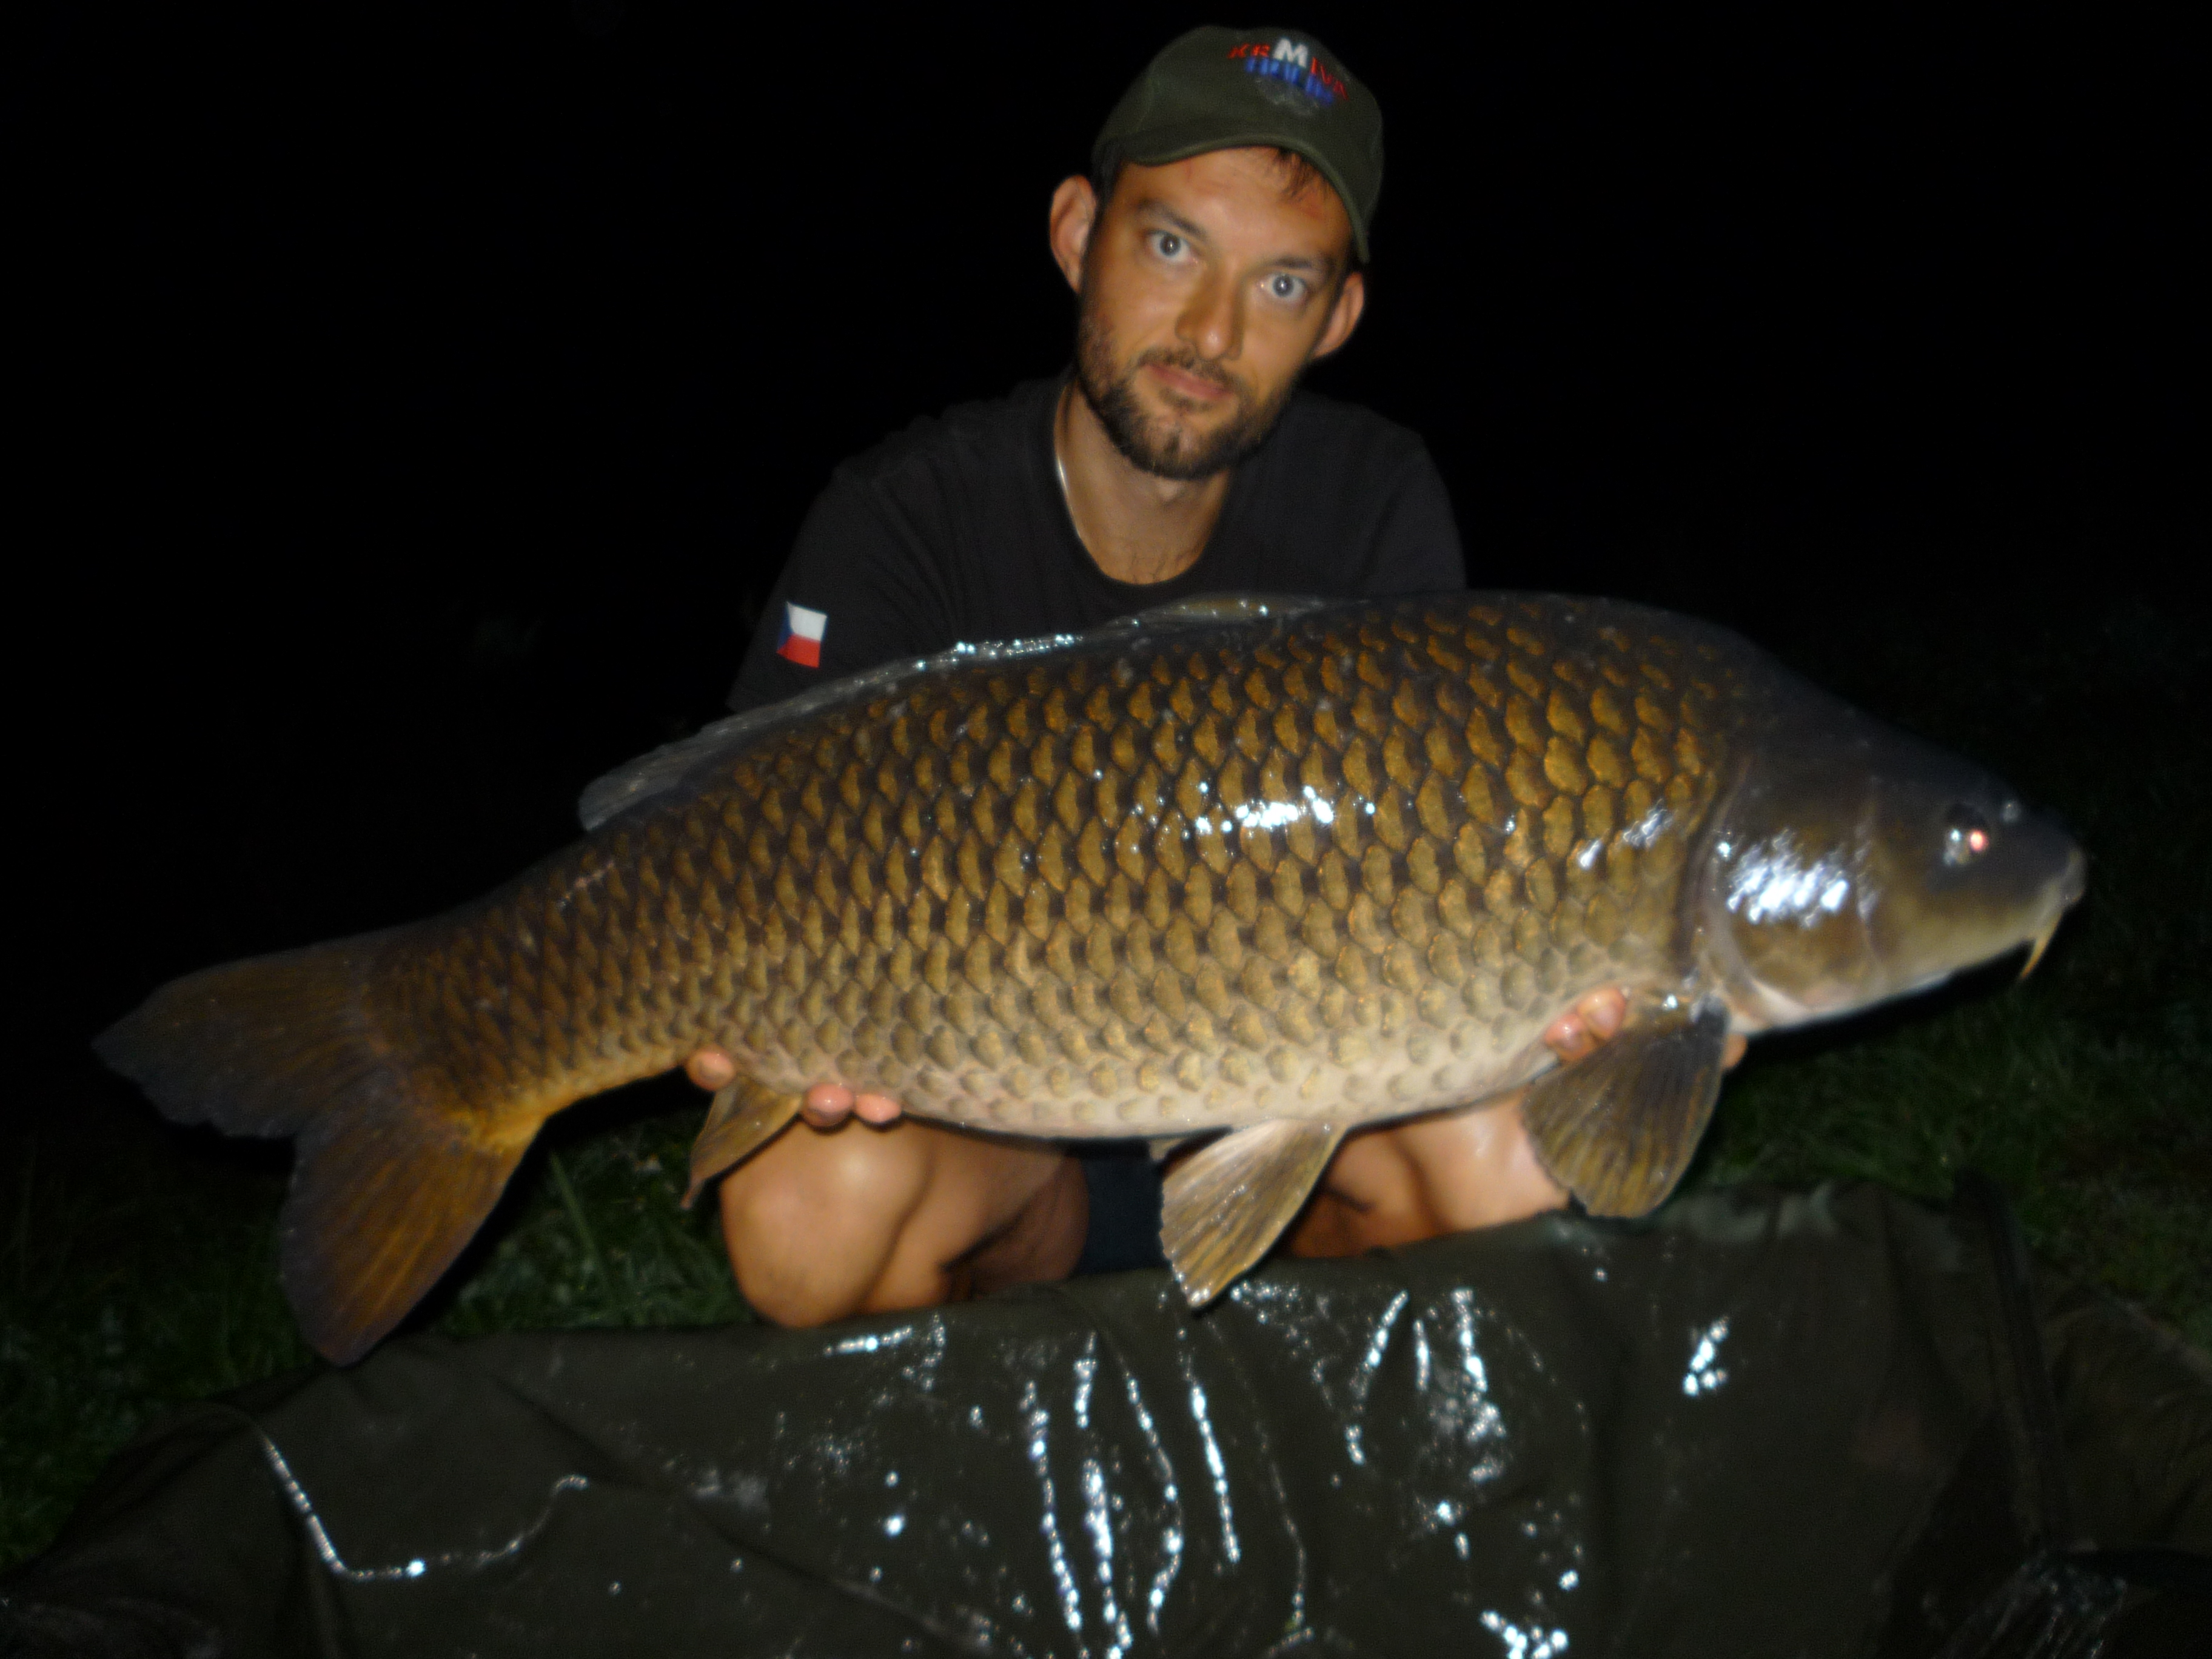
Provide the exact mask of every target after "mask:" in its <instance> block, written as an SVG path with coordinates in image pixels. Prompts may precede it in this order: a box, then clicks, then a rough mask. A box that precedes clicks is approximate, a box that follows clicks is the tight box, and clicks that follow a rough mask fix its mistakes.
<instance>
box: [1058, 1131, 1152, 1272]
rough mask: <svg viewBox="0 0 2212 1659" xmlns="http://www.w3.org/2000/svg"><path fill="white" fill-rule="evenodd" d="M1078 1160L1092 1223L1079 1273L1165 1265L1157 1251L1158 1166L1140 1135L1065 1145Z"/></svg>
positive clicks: (1077, 1264) (1076, 1266)
mask: <svg viewBox="0 0 2212 1659" xmlns="http://www.w3.org/2000/svg"><path fill="white" fill-rule="evenodd" d="M1070 1150H1071V1151H1073V1152H1074V1154H1075V1157H1076V1161H1077V1162H1078V1163H1079V1164H1082V1165H1083V1184H1084V1186H1085V1188H1087V1189H1088V1190H1089V1192H1090V1194H1091V1225H1090V1227H1089V1229H1088V1230H1087V1231H1085V1234H1084V1236H1083V1255H1082V1257H1081V1258H1080V1259H1079V1261H1077V1262H1076V1264H1075V1271H1076V1272H1077V1273H1127V1272H1129V1271H1130V1270H1131V1269H1133V1268H1137V1267H1166V1266H1167V1265H1168V1261H1167V1258H1166V1257H1165V1256H1164V1255H1161V1254H1160V1166H1159V1165H1158V1164H1155V1163H1154V1162H1152V1152H1151V1149H1150V1148H1149V1147H1148V1146H1146V1144H1145V1142H1143V1141H1141V1140H1106V1141H1100V1142H1098V1143H1097V1144H1096V1145H1093V1146H1075V1147H1073V1148H1071V1149H1070Z"/></svg>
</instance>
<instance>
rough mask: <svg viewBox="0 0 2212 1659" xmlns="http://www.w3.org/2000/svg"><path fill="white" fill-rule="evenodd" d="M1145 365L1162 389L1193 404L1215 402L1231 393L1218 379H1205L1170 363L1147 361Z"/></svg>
mask: <svg viewBox="0 0 2212 1659" xmlns="http://www.w3.org/2000/svg"><path fill="white" fill-rule="evenodd" d="M1145 367H1146V370H1147V372H1149V373H1150V374H1152V377H1153V378H1154V380H1157V381H1158V384H1159V386H1161V388H1162V389H1163V390H1164V391H1167V392H1172V393H1173V394H1174V395H1175V396H1176V397H1178V398H1187V399H1188V400H1189V401H1190V402H1192V403H1194V404H1217V403H1219V402H1220V401H1221V400H1222V399H1223V398H1227V397H1229V396H1230V395H1231V392H1230V390H1229V388H1228V387H1227V386H1223V385H1222V384H1221V383H1220V382H1219V381H1218V380H1206V379H1205V378H1204V377H1203V376H1200V375H1197V374H1192V373H1191V372H1190V371H1189V370H1188V369H1185V368H1176V367H1175V366H1174V365H1173V364H1170V363H1147V364H1146V365H1145Z"/></svg>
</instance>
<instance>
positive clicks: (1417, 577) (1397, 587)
mask: <svg viewBox="0 0 2212 1659" xmlns="http://www.w3.org/2000/svg"><path fill="white" fill-rule="evenodd" d="M1373 548H1374V556H1373V557H1372V559H1371V560H1370V562H1369V565H1368V579H1367V588H1366V591H1367V592H1368V593H1369V594H1370V595H1371V596H1373V597H1376V598H1381V597H1383V596H1384V595H1386V594H1392V593H1442V592H1453V591H1456V590H1458V589H1460V588H1463V587H1465V586H1467V556H1466V554H1465V553H1464V552H1463V551H1462V550H1461V548H1460V543H1459V526H1458V524H1457V523H1456V522H1455V520H1453V518H1452V505H1451V497H1450V496H1449V495H1447V494H1446V493H1445V490H1444V481H1443V478H1442V477H1439V476H1438V474H1437V465H1436V463H1435V462H1434V461H1432V460H1431V459H1429V452H1428V449H1427V447H1425V446H1424V447H1421V448H1419V449H1418V450H1417V451H1416V452H1415V453H1414V454H1413V458H1412V459H1410V460H1409V461H1408V462H1407V464H1406V467H1405V471H1404V472H1403V473H1402V474H1401V477H1400V481H1399V485H1398V488H1397V489H1395V490H1394V491H1392V492H1391V495H1390V499H1389V502H1388V504H1387V505H1386V506H1385V507H1384V508H1383V517H1382V520H1381V522H1380V523H1379V524H1378V525H1377V526H1376V533H1375V541H1374V544H1373Z"/></svg>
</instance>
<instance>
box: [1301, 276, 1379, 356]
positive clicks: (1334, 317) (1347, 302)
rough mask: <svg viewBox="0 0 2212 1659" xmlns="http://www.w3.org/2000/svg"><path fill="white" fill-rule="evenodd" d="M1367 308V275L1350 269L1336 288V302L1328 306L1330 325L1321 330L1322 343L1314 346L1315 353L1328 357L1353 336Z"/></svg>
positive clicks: (1315, 354)
mask: <svg viewBox="0 0 2212 1659" xmlns="http://www.w3.org/2000/svg"><path fill="white" fill-rule="evenodd" d="M1366 309H1367V277H1366V275H1365V273H1364V272H1362V271H1357V270H1354V271H1348V272H1346V275H1345V278H1344V282H1343V283H1342V284H1341V286H1340V287H1339V288H1338V289H1337V290H1336V303H1335V304H1334V305H1333V306H1331V307H1329V308H1328V326H1327V327H1325V328H1323V329H1322V331H1321V343H1319V344H1318V345H1316V346H1315V347H1314V351H1313V355H1314V356H1316V357H1326V356H1328V354H1329V353H1330V352H1332V351H1334V350H1335V349H1337V347H1339V346H1340V345H1342V344H1343V343H1345V342H1346V340H1348V339H1350V338H1351V337H1352V330H1353V329H1355V328H1358V326H1359V313H1361V312H1363V311H1364V310H1366Z"/></svg>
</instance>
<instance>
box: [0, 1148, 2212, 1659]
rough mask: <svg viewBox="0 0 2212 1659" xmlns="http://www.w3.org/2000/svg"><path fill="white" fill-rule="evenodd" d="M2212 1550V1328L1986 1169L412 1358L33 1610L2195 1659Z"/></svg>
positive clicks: (196, 1648)
mask: <svg viewBox="0 0 2212 1659" xmlns="http://www.w3.org/2000/svg"><path fill="white" fill-rule="evenodd" d="M2190 1552H2195V1553H2194V1554H2192V1553H2190ZM2207 1554H2212V1373H2208V1370H2207V1368H2206V1366H2205V1364H2204V1362H2203V1359H2202V1358H2201V1357H2199V1356H2197V1355H2195V1354H2193V1353H2192V1352H2190V1351H2188V1350H2187V1349H2185V1348H2184V1347H2182V1346H2180V1345H2179V1343H2178V1342H2175V1341H2173V1340H2170V1339H2168V1338H2166V1337H2164V1336H2162V1335H2161V1334H2159V1333H2158V1332H2157V1331H2156V1330H2155V1329H2154V1328H2152V1327H2150V1326H2148V1324H2146V1323H2144V1322H2141V1321H2139V1320H2137V1319H2135V1318H2134V1317H2133V1316H2129V1315H2127V1314H2124V1312H2122V1311H2121V1310H2118V1308H2116V1307H2114V1306H2112V1304H2109V1303H2107V1302H2106V1301H2104V1300H2103V1299H2102V1298H2100V1297H2097V1296H2094V1295H2093V1294H2091V1293H2089V1292H2087V1291H2082V1290H2081V1289H2079V1288H2077V1287H2073V1286H2069V1285H2065V1284H2064V1283H2063V1282H2061V1281H2057V1280H2055V1279H2050V1278H2047V1277H2045V1278H2040V1279H2031V1278H2030V1276H2029V1274H2028V1273H2027V1268H2026V1267H2025V1265H2024V1262H2023V1261H2022V1260H2021V1258H2020V1257H2019V1256H2018V1255H2017V1248H2016V1245H2015V1244H2014V1243H2012V1242H2011V1241H2010V1237H2009V1234H2008V1231H2007V1227H2006V1225H2005V1223H2004V1222H2003V1219H2002V1211H2001V1208H2000V1207H1996V1206H1990V1205H1989V1204H1988V1203H1987V1202H1986V1201H1985V1200H1981V1201H1962V1202H1961V1203H1960V1204H1959V1205H1956V1206H1954V1208H1953V1210H1952V1211H1951V1212H1949V1213H1948V1214H1947V1213H1940V1212H1932V1211H1929V1210H1926V1209H1923V1208H1922V1207H1920V1206H1915V1205H1912V1204H1910V1203H1907V1202H1905V1201H1903V1200H1899V1199H1897V1198H1895V1197H1893V1196H1892V1195H1890V1194H1886V1193H1884V1192H1881V1191H1880V1190H1878V1189H1875V1188H1853V1189H1848V1190H1844V1191H1840V1192H1838V1191H1829V1190H1823V1191H1820V1192H1815V1193H1813V1194H1798V1195H1788V1194H1773V1193H1767V1192H1753V1191H1743V1190H1738V1191H1724V1192H1714V1193H1709V1194H1703V1195H1700V1196H1697V1197H1694V1198H1692V1199H1689V1200H1685V1201H1681V1202H1678V1203H1676V1204H1674V1206H1670V1207H1669V1208H1668V1210H1667V1211H1666V1212H1663V1213H1662V1215H1661V1216H1660V1217H1659V1218H1656V1219H1655V1220H1654V1221H1651V1222H1649V1223H1644V1224H1636V1225H1624V1224H1617V1223H1605V1222H1597V1221H1592V1220H1589V1219H1585V1218H1570V1217H1552V1218H1541V1219H1538V1220H1535V1221H1532V1222H1528V1223H1524V1224H1522V1225H1516V1226H1512V1227H1507V1228H1502V1229H1498V1230H1495V1231H1490V1232H1486V1233H1480V1234H1473V1235H1467V1236H1463V1237H1456V1238H1452V1239H1447V1240H1441V1241H1438V1242H1437V1243H1431V1244H1426V1245H1423V1246H1420V1247H1418V1248H1415V1249H1407V1250H1404V1251H1401V1252H1396V1253H1391V1254H1384V1255H1374V1256H1370V1257H1367V1258H1364V1259H1362V1260H1358V1261H1335V1262H1285V1263H1280V1264H1278V1265H1275V1266H1273V1267H1269V1268H1267V1270H1265V1271H1263V1272H1261V1273H1258V1274H1256V1275H1255V1276H1254V1277H1252V1278H1251V1279H1249V1280H1247V1281H1246V1282H1244V1283H1243V1284H1242V1285H1239V1286H1237V1288H1236V1289H1235V1290H1234V1291H1232V1292H1231V1294H1230V1295H1229V1296H1228V1297H1225V1299H1224V1300H1223V1301H1222V1302H1221V1303H1220V1304H1218V1305H1217V1306H1216V1307H1214V1308H1213V1309H1212V1310H1209V1311H1207V1312H1206V1313H1205V1314H1203V1315H1201V1316H1193V1315H1191V1314H1190V1313H1189V1312H1188V1310H1186V1309H1185V1308H1184V1307H1183V1306H1182V1303H1181V1301H1180V1299H1179V1298H1178V1297H1176V1294H1175V1293H1174V1291H1173V1289H1172V1287H1171V1286H1170V1284H1169V1282H1168V1280H1167V1279H1166V1277H1165V1276H1164V1274H1158V1273H1131V1274H1123V1275H1119V1276H1115V1277H1112V1278H1103V1279H1087V1280H1079V1281H1074V1282H1072V1283H1069V1284H1066V1285H1059V1286H1054V1287H1051V1288H1041V1289H1037V1290H1034V1291H1026V1292H1023V1293H1019V1294H1015V1295H1011V1296H1006V1297H999V1298H994V1299H993V1300H989V1301H986V1302H981V1303H976V1304H969V1305H966V1306H962V1307H957V1308H951V1309H946V1310H937V1311H933V1312H929V1313H926V1314H921V1315H917V1316H898V1317H887V1318H879V1319H873V1320H868V1321H863V1322H854V1323H849V1324H846V1325H842V1326H838V1327H835V1328H830V1329H828V1330H824V1331H820V1332H811V1333H810V1332H794V1333H778V1332H775V1331H772V1330H768V1329H763V1328H732V1329H726V1330H715V1331H690V1332H677V1333H666V1334H652V1333H637V1332H623V1333H612V1332H608V1333H568V1334H541V1335H513V1336H503V1337H495V1338H487V1339H483V1340H476V1341H472V1342H467V1343H452V1342H447V1341H443V1340H437V1339H435V1338H428V1337H420V1338H414V1339H410V1340H404V1341H399V1342H395V1343H392V1344H390V1345H388V1346H386V1347H385V1348H384V1349H382V1350H381V1351H380V1352H378V1353H376V1354H375V1355H374V1356H373V1357H372V1358H369V1359H368V1360H367V1361H366V1362H364V1363H363V1364H360V1365H358V1366H356V1367H355V1368H353V1369H352V1370H345V1371H331V1370H319V1371H316V1372H313V1373H309V1374H304V1375H301V1376H296V1377H292V1378H289V1379H283V1380H280V1381H278V1382H276V1383H269V1384H264V1385H262V1386H261V1387H258V1388H257V1389H248V1390H245V1391H242V1392H240V1393H239V1394H236V1395H231V1396H229V1397H228V1398H226V1399H224V1400H221V1401H211V1402H208V1403H205V1404H202V1405H199V1406H196V1407H191V1408H189V1409H187V1410H185V1411H184V1412H182V1413H179V1414H178V1415H177V1416H176V1417H174V1418H173V1419H170V1420H169V1421H168V1422H167V1423H166V1424H165V1425H162V1426H161V1428H160V1429H158V1430H157V1431H155V1432H154V1433H152V1434H150V1435H149V1436H148V1437H145V1438H144V1439H143V1440H142V1441H141V1442H140V1443H138V1444H137V1445H136V1446H135V1447H134V1448H133V1449H131V1450H130V1451H129V1452H127V1453H126V1454H125V1455H124V1456H123V1457H121V1458H119V1459H118V1461H117V1462H116V1463H115V1464H114V1465H113V1466H112V1468H111V1469H110V1470H109V1471H108V1472H107V1474H106V1476H105V1477H104V1479H103V1480H102V1481H101V1482H100V1485H99V1486H97V1487H96V1489H95V1490H94V1492H93V1493H92V1494H91V1495H90V1496H89V1497H88V1498H87V1499H86V1501H85V1503H84V1504H83V1505H82V1509H81V1510H80V1511H79V1513H78V1514H77V1516H76V1517H75V1519H74V1520H73V1522H71V1524H70V1528H68V1530H67V1532H66V1533H65V1534H64V1537H63V1538H62V1540H61V1541H59V1542H58V1544H57V1546H56V1547H55V1548H54V1549H53V1550H52V1552H50V1553H48V1554H47V1555H46V1557H44V1558H42V1559H40V1560H39V1561H37V1562H34V1563H32V1564H31V1565H29V1566H28V1567H27V1568H26V1569H24V1570H22V1571H20V1572H18V1573H17V1574H15V1575H14V1576H13V1577H11V1578H9V1580H7V1581H5V1582H4V1583H0V1632H13V1637H14V1639H15V1641H16V1642H17V1643H19V1644H24V1645H26V1646H27V1647H29V1648H30V1650H33V1651H52V1652H58V1653H88V1654H89V1653H99V1654H124V1653H133V1654H135V1653H149V1654H150V1653H190V1654H193V1655H203V1654H204V1655H210V1656H211V1655H216V1654H222V1655H229V1654H275V1653H288V1654H289V1653H302V1654H346V1655H362V1656H366V1655H407V1656H432V1655H447V1654H452V1655H461V1654H486V1655H489V1654H504V1653H532V1654H544V1655H560V1654H571V1653H576V1654H581V1653H643V1652H656V1653H666V1654H691V1653H704V1652H714V1653H726V1654H740V1655H751V1654H763V1655H764V1654H779V1655H782V1654H790V1655H873V1654H910V1655H929V1656H937V1655H951V1654H969V1653H987V1654H1000V1655H1016V1656H1042V1655H1078V1654H1084V1655H1101V1656H1104V1655H1112V1656H1116V1659H1119V1656H1126V1655H1138V1654H1207V1655H1217V1654H1218V1655H1245V1654H1254V1655H1256V1654H1263V1653H1284V1654H1291V1653H1300V1654H1303V1653H1314V1654H1323V1653H1330V1654H1337V1653H1341V1654H1354V1653H1358V1654H1408V1655H1443V1654H1455V1655H1456V1654H1468V1655H1492V1654H1495V1655H1498V1656H1501V1659H1556V1656H1561V1655H1567V1654H1572V1655H1575V1656H1583V1655H1599V1654H1619V1655H1625V1656H1647V1655H1671V1654H1684V1655H1687V1654H1701V1655H1702V1654H1711V1655H1768V1654H1772V1655H1807V1656H1811V1655H1826V1654H1837V1655H1842V1654H1862V1653H1875V1652H1880V1653H1894V1654H1933V1653H1936V1652H1938V1651H1943V1652H1948V1653H1969V1652H1971V1653H1984V1654H1997V1653H2006V1654H2013V1653H2018V1654H2031V1653H2033V1654H2038V1655H2046V1656H2055V1655H2059V1654H2075V1653H2079V1654H2084V1655H2086V1654H2088V1653H2092V1652H2095V1651H2098V1650H2099V1649H2098V1645H2097V1644H2098V1643H2099V1642H2100V1640H2101V1641H2103V1642H2105V1643H2106V1645H2105V1647H2104V1649H2103V1650H2104V1651H2105V1652H2106V1653H2110V1654H2120V1655H2125V1654H2127V1653H2148V1652H2168V1651H2171V1652H2182V1651H2187V1650H2189V1649H2188V1648H2187V1647H2185V1646H2176V1645H2173V1644H2175V1643H2176V1642H2184V1641H2193V1640H2194V1639H2195V1637H2194V1634H2193V1632H2196V1631H2197V1629H2199V1628H2200V1627H2199V1626H2197V1620H2199V1619H2200V1618H2203V1617H2205V1616H2206V1615H2207V1614H2212V1602H2208V1601H2202V1600H2199V1599H2198V1597H2199V1596H2200V1595H2202V1594H2203V1589H2204V1579H2203V1571H2204V1565H2205V1563H2204V1557H2205V1556H2206V1555H2207ZM2177 1632H2182V1633H2183V1634H2177ZM1947 1644H1948V1645H1947ZM0 1645H4V1641H0Z"/></svg>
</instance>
